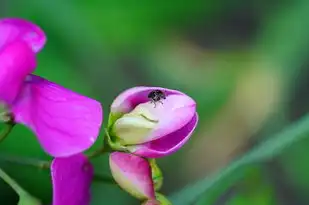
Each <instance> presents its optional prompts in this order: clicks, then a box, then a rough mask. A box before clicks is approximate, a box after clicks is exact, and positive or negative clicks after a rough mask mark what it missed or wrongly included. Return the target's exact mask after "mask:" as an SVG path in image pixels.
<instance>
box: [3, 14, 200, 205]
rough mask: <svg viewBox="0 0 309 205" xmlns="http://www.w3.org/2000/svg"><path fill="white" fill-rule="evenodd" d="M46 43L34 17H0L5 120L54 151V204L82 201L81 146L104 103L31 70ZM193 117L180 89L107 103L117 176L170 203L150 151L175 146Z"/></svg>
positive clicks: (88, 172) (134, 93)
mask: <svg viewBox="0 0 309 205" xmlns="http://www.w3.org/2000/svg"><path fill="white" fill-rule="evenodd" d="M45 43H46V36H45V34H44V32H43V31H42V29H41V28H39V27H38V26H37V25H34V24H33V23H31V22H29V21H26V20H23V19H16V18H7V19H0V105H1V107H4V108H5V112H6V115H8V116H10V117H9V118H8V119H7V118H3V121H4V122H6V123H13V124H18V123H19V124H23V125H25V126H27V127H28V128H29V129H30V130H32V131H33V133H34V134H35V136H36V137H37V139H38V141H39V143H40V144H41V146H42V148H43V149H44V151H45V152H46V153H48V154H49V155H51V156H52V157H54V159H53V161H52V163H51V167H50V168H51V177H52V183H53V202H52V204H53V205H68V204H72V205H87V204H89V202H90V200H91V197H90V185H91V181H92V178H93V167H92V165H91V163H90V161H89V159H88V158H87V157H86V155H84V154H83V152H84V151H86V150H87V149H88V148H90V147H91V146H92V145H93V144H94V142H95V141H96V139H97V137H98V135H99V131H100V129H101V125H102V121H103V109H102V106H101V104H100V103H99V102H97V101H96V100H93V99H90V98H88V97H86V96H83V95H81V94H78V93H76V92H73V91H71V90H69V89H67V88H64V87H62V86H60V85H58V84H56V83H53V82H51V81H49V80H47V79H44V78H42V77H40V76H37V75H34V74H32V73H33V72H34V70H35V69H36V67H37V64H36V59H37V55H38V53H39V52H40V51H41V50H42V48H43V47H44V45H45ZM158 93H159V94H160V95H157V94H158ZM4 119H5V120H4ZM197 122H198V115H197V113H196V103H195V101H194V100H193V99H192V98H190V97H189V96H187V95H186V94H184V93H182V92H179V91H176V90H171V89H166V88H161V87H135V88H131V89H128V90H126V91H124V92H123V93H121V94H120V95H119V96H118V97H116V99H115V100H114V102H113V103H112V105H111V108H110V116H109V119H108V125H107V128H106V142H107V144H108V145H109V147H110V148H111V149H110V150H112V151H111V153H110V157H109V165H110V170H111V173H112V176H113V177H114V179H115V181H116V182H117V184H118V185H119V186H120V187H121V188H122V189H124V190H125V191H127V192H129V193H130V194H131V195H132V196H134V197H136V198H137V199H140V200H141V203H142V204H143V205H151V204H152V205H155V204H170V202H169V201H168V200H167V199H166V198H165V197H164V196H163V195H162V194H160V193H158V191H159V190H160V188H161V186H162V180H163V176H162V172H161V170H160V168H159V167H158V166H157V164H156V161H155V158H161V157H164V156H167V155H170V154H172V153H174V152H176V151H177V150H178V149H180V148H181V147H182V146H183V145H184V144H185V143H186V142H187V141H188V140H189V138H190V136H191V134H192V132H193V131H194V129H195V127H196V125H197Z"/></svg>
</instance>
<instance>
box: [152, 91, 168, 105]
mask: <svg viewBox="0 0 309 205" xmlns="http://www.w3.org/2000/svg"><path fill="white" fill-rule="evenodd" d="M148 98H149V99H150V102H151V103H154V105H155V107H156V106H157V104H156V103H157V102H160V103H161V104H163V102H162V101H161V100H162V99H166V96H165V94H164V92H163V91H161V90H153V91H151V92H150V93H149V94H148Z"/></svg>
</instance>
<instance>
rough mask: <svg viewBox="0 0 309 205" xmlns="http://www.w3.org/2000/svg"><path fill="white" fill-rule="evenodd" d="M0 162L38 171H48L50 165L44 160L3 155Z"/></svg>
mask: <svg viewBox="0 0 309 205" xmlns="http://www.w3.org/2000/svg"><path fill="white" fill-rule="evenodd" d="M0 160H2V161H5V162H9V163H13V164H19V165H26V166H33V167H37V168H40V169H49V168H50V164H51V162H50V161H45V160H38V159H31V158H25V157H22V158H21V157H16V156H4V155H0Z"/></svg>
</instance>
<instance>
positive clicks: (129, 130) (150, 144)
mask: <svg viewBox="0 0 309 205" xmlns="http://www.w3.org/2000/svg"><path fill="white" fill-rule="evenodd" d="M157 90H158V91H160V92H162V93H163V96H161V97H159V98H154V99H152V98H149V94H150V93H151V92H153V91H157ZM197 122H198V115H197V112H196V103H195V101H194V100H193V99H192V98H191V97H189V96H188V95H186V94H184V93H182V92H180V91H176V90H170V89H166V88H160V87H135V88H131V89H128V90H126V91H124V92H123V93H121V94H120V95H119V96H118V97H116V99H115V100H114V102H113V103H112V105H111V117H110V119H109V125H110V126H111V127H109V130H111V133H110V135H111V136H112V137H116V139H120V143H122V145H125V146H126V147H127V148H128V149H129V150H130V151H131V152H132V153H135V154H138V155H140V156H143V157H148V158H158V157H163V156H166V155H169V154H171V153H174V152H175V151H177V150H178V149H180V148H181V147H182V146H183V145H184V144H185V143H186V142H187V141H188V140H189V138H190V136H191V134H192V133H193V131H194V129H195V127H196V125H197Z"/></svg>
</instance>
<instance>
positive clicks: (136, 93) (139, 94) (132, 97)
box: [111, 86, 184, 113]
mask: <svg viewBox="0 0 309 205" xmlns="http://www.w3.org/2000/svg"><path fill="white" fill-rule="evenodd" d="M153 90H162V91H163V92H164V93H165V95H166V96H168V95H172V94H179V95H184V93H182V92H179V91H177V90H171V89H167V88H161V87H144V86H141V87H134V88H130V89H128V90H125V91H124V92H122V93H121V94H120V95H118V96H117V97H116V99H115V100H114V102H113V103H112V105H111V112H113V113H118V112H119V113H128V112H130V111H131V110H133V109H134V108H135V107H136V106H137V105H138V104H140V103H144V102H147V101H149V99H148V94H149V93H150V92H151V91H153Z"/></svg>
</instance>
